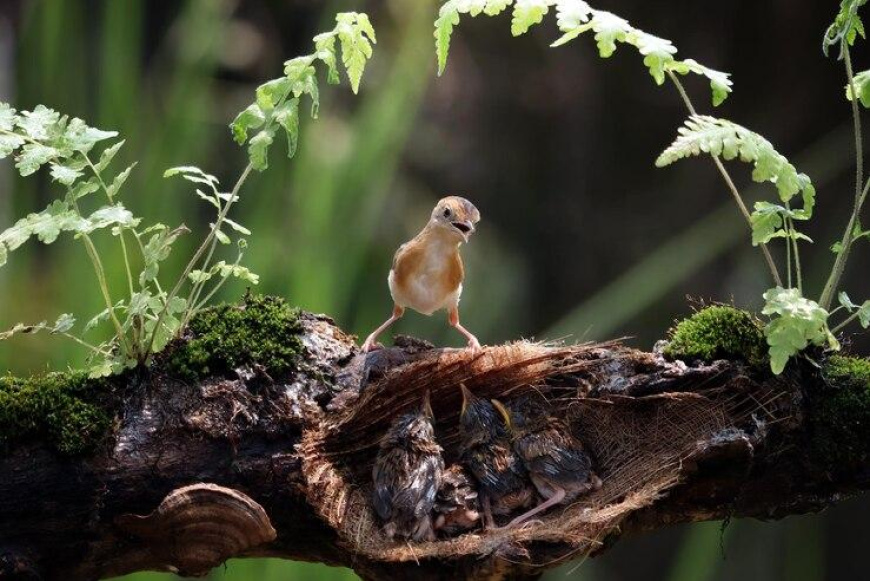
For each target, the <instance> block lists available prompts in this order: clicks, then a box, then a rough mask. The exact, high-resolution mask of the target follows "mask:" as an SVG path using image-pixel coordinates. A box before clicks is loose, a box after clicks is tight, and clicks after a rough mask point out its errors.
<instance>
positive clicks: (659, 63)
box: [633, 31, 677, 85]
mask: <svg viewBox="0 0 870 581" xmlns="http://www.w3.org/2000/svg"><path fill="white" fill-rule="evenodd" d="M633 44H634V45H635V46H636V47H637V50H638V51H639V52H640V54H642V55H643V64H645V65H646V66H647V68H648V69H649V72H650V75H652V78H653V79H655V82H656V84H658V85H662V84H664V82H665V67H667V66H668V65H669V64H670V63H671V62H673V61H674V55H675V54H676V53H677V47H675V46H674V45H673V44H672V43H671V41H670V40H666V39H664V38H659V37H658V36H653V35H652V34H647V33H646V32H643V31H638V32H637V33H636V35H635V41H634V42H633Z"/></svg>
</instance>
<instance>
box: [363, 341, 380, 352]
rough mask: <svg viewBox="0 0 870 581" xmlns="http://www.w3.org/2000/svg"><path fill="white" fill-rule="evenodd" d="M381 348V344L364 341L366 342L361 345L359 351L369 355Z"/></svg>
mask: <svg viewBox="0 0 870 581" xmlns="http://www.w3.org/2000/svg"><path fill="white" fill-rule="evenodd" d="M383 348H384V346H383V344H381V343H378V342H377V341H369V340H366V342H365V343H363V344H362V347H360V351H362V352H363V353H371V352H372V351H377V350H379V349H383Z"/></svg>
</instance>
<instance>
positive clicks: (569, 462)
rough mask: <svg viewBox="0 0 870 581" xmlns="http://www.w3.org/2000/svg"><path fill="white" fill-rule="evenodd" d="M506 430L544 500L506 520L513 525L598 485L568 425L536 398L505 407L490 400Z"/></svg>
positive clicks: (525, 398)
mask: <svg viewBox="0 0 870 581" xmlns="http://www.w3.org/2000/svg"><path fill="white" fill-rule="evenodd" d="M492 403H493V406H495V408H496V409H497V410H498V411H499V413H500V414H501V416H502V419H503V420H504V425H505V426H506V427H507V430H508V432H509V433H510V439H511V445H512V447H513V450H514V451H515V452H516V454H517V456H519V458H520V460H521V461H522V463H523V466H524V467H525V469H526V470H527V471H528V473H529V477H530V478H531V480H532V483H533V484H534V485H535V488H537V490H538V493H539V494H540V495H541V496H542V497H543V498H544V501H543V502H541V503H540V504H538V506H536V507H534V508H533V509H531V510H529V511H528V512H526V513H524V514H521V515H520V516H518V517H516V518H515V519H513V520H512V521H511V522H510V523H508V525H507V527H506V528H510V527H515V526H517V525H519V524H521V523H523V522H525V521H526V520H528V519H529V518H531V517H533V516H535V515H536V514H539V513H541V512H543V511H545V510H547V509H548V508H550V507H552V506H555V505H557V504H563V503H567V502H571V501H573V500H574V499H576V498H577V497H578V496H580V495H581V494H583V493H586V492H589V491H592V490H595V489H597V488H600V487H601V479H600V478H598V476H596V475H595V473H594V472H593V471H592V460H591V459H590V458H589V455H588V454H587V453H586V451H585V450H584V449H583V444H581V443H580V441H579V440H578V439H577V438H575V437H574V436H573V435H572V434H571V431H570V429H569V428H568V425H567V424H566V423H565V422H564V421H563V420H561V419H559V418H557V417H556V416H554V415H553V414H551V413H550V412H549V410H548V409H547V407H546V406H545V405H544V404H543V402H542V401H541V400H540V399H539V398H532V397H530V396H526V397H521V398H518V399H516V400H514V401H513V402H511V403H510V405H509V406H505V405H504V404H502V403H501V402H499V401H498V400H492Z"/></svg>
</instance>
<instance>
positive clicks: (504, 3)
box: [435, 0, 732, 106]
mask: <svg viewBox="0 0 870 581" xmlns="http://www.w3.org/2000/svg"><path fill="white" fill-rule="evenodd" d="M510 5H513V14H512V16H511V33H512V34H513V35H514V36H519V35H521V34H525V33H526V32H528V30H529V29H530V28H531V27H532V26H535V25H536V24H540V23H541V22H542V21H543V19H544V16H546V15H547V14H548V13H549V12H550V8H551V7H554V6H555V8H556V24H557V26H558V27H559V30H561V31H562V33H563V34H562V37H561V38H559V39H558V40H557V41H556V42H554V43H553V44H552V45H551V46H554V47H556V46H562V45H563V44H566V43H568V42H570V41H572V40H574V39H575V38H577V37H578V36H580V35H581V34H583V33H584V32H588V31H590V30H591V31H592V32H593V33H594V38H595V42H596V44H597V45H598V54H599V55H601V57H602V58H608V57H610V56H612V55H613V53H614V52H616V48H617V46H618V44H619V43H623V44H629V45H631V46H634V47H635V48H636V49H637V50H638V52H639V53H640V55H641V56H642V57H643V63H644V64H645V65H646V67H647V69H649V73H650V75H651V76H652V78H653V79H654V80H655V82H656V84H658V85H662V84H663V83H664V82H665V75H666V73H669V72H671V73H676V74H680V75H688V74H689V73H693V74H696V75H701V76H704V77H706V78H707V79H708V80H709V81H710V88H711V90H712V94H713V104H714V105H717V106H718V105H720V104H721V103H722V102H723V101H724V100H725V99H726V98H727V97H728V94H729V93H730V92H731V86H732V83H731V80H730V79H729V78H728V74H727V73H723V72H720V71H716V70H713V69H711V68H708V67H705V66H703V65H701V64H699V63H698V62H696V61H694V60H691V59H687V60H684V61H680V60H677V59H676V58H675V57H674V55H675V54H676V53H677V47H675V46H674V44H673V43H672V42H671V41H669V40H667V39H664V38H659V37H658V36H655V35H652V34H649V33H648V32H644V31H643V30H640V29H638V28H635V27H634V26H632V25H631V24H630V23H629V22H628V21H627V20H626V19H624V18H621V17H619V16H617V15H615V14H613V13H611V12H606V11H604V10H595V9H594V8H592V7H591V6H589V4H588V3H587V2H585V0H447V2H445V3H444V4H443V5H442V6H441V9H440V11H439V13H438V19H437V20H436V21H435V51H436V55H437V58H438V74H439V75H441V74H442V73H443V72H444V69H445V67H446V66H447V55H448V53H449V52H450V39H451V37H452V35H453V29H454V28H455V27H456V26H457V25H458V24H459V21H460V15H462V14H468V15H470V16H478V15H480V14H486V15H488V16H494V15H496V14H499V13H501V12H503V11H504V10H505V9H506V8H507V7H508V6H510Z"/></svg>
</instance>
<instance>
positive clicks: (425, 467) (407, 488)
mask: <svg viewBox="0 0 870 581" xmlns="http://www.w3.org/2000/svg"><path fill="white" fill-rule="evenodd" d="M443 469H444V460H442V459H441V456H440V455H435V454H427V455H425V456H423V457H422V458H420V461H419V462H417V464H416V465H415V466H414V467H412V468H411V470H410V471H409V472H408V474H407V475H406V478H405V479H404V481H403V482H402V486H401V487H400V488H399V490H398V491H397V492H396V495H395V497H394V499H393V504H394V507H395V510H396V512H397V513H398V514H405V515H414V516H415V517H417V518H420V517H422V516H425V515H427V514H429V512H430V511H431V510H432V507H433V506H434V504H435V495H436V494H437V493H438V487H439V486H440V485H441V473H442V470H443Z"/></svg>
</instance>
